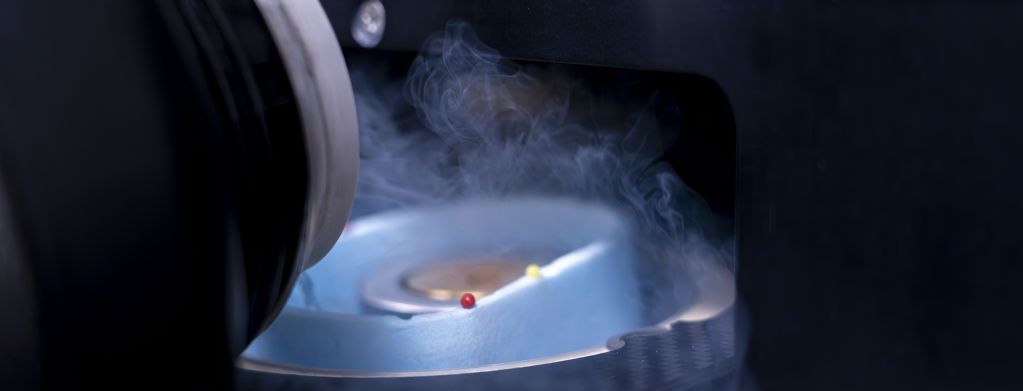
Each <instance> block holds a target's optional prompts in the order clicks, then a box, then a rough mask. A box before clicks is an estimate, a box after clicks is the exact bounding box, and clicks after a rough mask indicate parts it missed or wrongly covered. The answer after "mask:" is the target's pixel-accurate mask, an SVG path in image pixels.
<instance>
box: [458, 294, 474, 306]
mask: <svg viewBox="0 0 1023 391" xmlns="http://www.w3.org/2000/svg"><path fill="white" fill-rule="evenodd" d="M461 303H462V308H465V309H469V308H472V307H475V306H476V296H473V294H472V293H468V292H467V293H464V294H462V300H461Z"/></svg>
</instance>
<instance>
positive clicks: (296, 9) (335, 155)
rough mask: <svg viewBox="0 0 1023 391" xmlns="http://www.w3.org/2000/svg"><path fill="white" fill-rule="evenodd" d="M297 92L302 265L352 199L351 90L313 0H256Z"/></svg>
mask: <svg viewBox="0 0 1023 391" xmlns="http://www.w3.org/2000/svg"><path fill="white" fill-rule="evenodd" d="M256 5H257V6H258V7H259V9H260V11H261V12H262V13H263V17H264V18H265V19H266V23H267V26H268V27H269V28H270V32H271V33H272V34H273V36H274V40H275V41H276V42H277V47H278V48H280V52H281V56H282V57H283V58H284V64H285V66H286V67H287V69H288V74H289V77H290V79H291V85H292V88H293V89H294V92H295V95H296V97H297V98H298V105H299V110H300V112H301V116H302V124H303V127H304V131H305V132H304V135H305V141H306V149H307V152H308V156H309V162H308V167H309V190H310V192H309V193H310V200H309V204H308V211H309V212H308V213H309V216H308V218H307V221H308V224H307V225H306V227H305V235H306V241H305V242H304V243H303V251H304V252H305V253H304V256H303V260H304V266H305V267H306V268H308V267H310V266H312V265H313V264H315V263H316V262H318V261H319V260H320V259H321V258H323V256H324V255H326V254H327V251H329V250H330V248H331V247H333V246H334V242H336V241H337V238H338V237H339V236H340V235H341V230H342V229H343V228H344V226H345V221H346V220H347V219H348V213H349V212H350V211H351V209H352V203H353V201H354V199H355V179H356V173H357V172H358V167H359V128H358V121H357V117H356V112H355V96H354V93H353V92H352V84H351V81H350V80H349V78H348V68H347V67H346V65H345V60H344V56H343V55H342V54H341V48H340V47H338V45H337V39H336V38H335V35H334V30H333V28H332V27H331V25H330V21H329V20H328V19H327V15H326V14H325V13H324V12H323V8H322V7H321V6H320V3H319V1H316V0H257V1H256Z"/></svg>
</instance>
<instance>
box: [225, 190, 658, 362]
mask: <svg viewBox="0 0 1023 391" xmlns="http://www.w3.org/2000/svg"><path fill="white" fill-rule="evenodd" d="M507 251H537V252H543V253H555V254H560V256H558V257H556V258H554V259H553V260H551V261H550V262H549V263H547V264H545V265H543V266H542V269H541V273H542V276H543V277H542V278H540V279H533V278H529V277H525V276H523V277H521V278H519V279H517V280H515V281H513V282H511V283H509V284H508V285H505V286H504V287H502V288H501V289H498V290H497V291H495V292H494V293H492V294H490V295H487V296H485V297H482V298H480V299H479V300H478V301H477V303H476V307H475V308H473V309H469V310H466V309H461V308H455V309H451V310H448V311H442V312H436V313H429V314H420V315H415V316H412V317H411V318H408V319H402V318H399V317H397V316H394V315H380V314H373V313H367V311H366V308H365V304H364V302H363V300H362V297H361V296H360V286H361V284H362V282H363V281H364V280H365V278H366V277H367V276H368V275H369V274H370V273H372V272H373V271H374V270H376V269H377V268H379V267H381V266H384V265H386V264H387V263H389V262H409V261H410V260H412V261H416V260H418V261H421V262H430V261H434V260H439V259H445V258H450V257H458V256H463V255H465V254H480V253H486V252H507ZM635 258H636V256H635V255H634V253H633V251H632V250H631V247H630V245H629V238H628V230H627V228H626V226H625V224H624V222H623V221H622V220H621V219H620V218H619V217H618V215H616V214H615V213H613V212H612V211H610V210H608V209H606V208H604V207H601V206H599V205H596V204H588V203H580V202H575V201H568V200H560V199H522V200H501V201H472V202H464V203H460V204H455V205H450V206H444V207H436V208H430V209H413V210H402V211H393V212H387V213H383V214H379V215H375V216H370V217H367V218H363V219H360V220H357V221H354V222H352V223H351V224H350V225H349V227H348V229H347V230H346V232H345V234H344V235H343V236H342V238H341V239H340V240H339V241H338V243H337V244H336V245H335V247H334V248H333V249H332V250H331V252H330V253H329V254H328V255H327V256H326V258H324V259H323V260H322V261H321V262H320V263H319V264H317V265H316V266H313V267H312V268H310V269H309V270H307V271H306V273H305V276H304V277H303V279H307V282H309V283H307V284H298V286H297V287H296V288H295V290H294V291H293V292H292V295H291V297H290V299H289V301H288V303H287V306H286V308H285V309H284V311H282V313H281V315H280V316H279V317H278V318H277V319H276V320H275V321H274V323H273V324H272V325H271V326H270V327H269V328H268V329H267V330H266V331H265V332H264V333H263V334H262V335H260V336H259V337H258V338H257V339H256V340H255V341H254V342H253V343H252V344H251V345H250V346H249V348H248V349H247V350H246V351H245V352H244V354H243V356H244V357H245V358H247V359H250V360H254V361H260V362H267V363H274V364H281V365H287V366H300V367H307V368H317V369H330V370H338V371H350V372H409V371H433V370H449V369H462V368H473V367H480V366H486V365H492V364H502V363H509V362H516V361H523V360H531V359H537V358H544V357H550V356H554V355H558V354H565V353H571V352H578V351H583V350H587V349H593V348H595V347H602V346H604V344H605V343H606V342H607V340H608V339H610V338H612V337H614V336H616V335H619V334H622V333H625V332H627V331H630V330H633V329H636V328H639V327H642V326H644V324H643V319H642V314H641V307H642V303H640V302H639V300H640V294H639V292H638V286H637V283H636V276H635V270H634V268H633V263H634V262H635Z"/></svg>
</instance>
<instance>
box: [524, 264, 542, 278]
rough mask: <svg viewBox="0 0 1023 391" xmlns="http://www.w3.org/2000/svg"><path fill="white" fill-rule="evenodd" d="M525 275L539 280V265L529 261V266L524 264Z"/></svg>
mask: <svg viewBox="0 0 1023 391" xmlns="http://www.w3.org/2000/svg"><path fill="white" fill-rule="evenodd" d="M526 277H529V278H534V279H537V280H539V279H540V265H537V264H535V263H531V264H529V266H526Z"/></svg>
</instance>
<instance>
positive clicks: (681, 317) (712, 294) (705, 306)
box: [235, 262, 736, 378]
mask: <svg viewBox="0 0 1023 391" xmlns="http://www.w3.org/2000/svg"><path fill="white" fill-rule="evenodd" d="M705 266H706V267H705V268H704V269H703V273H702V274H701V277H702V278H701V279H696V280H694V281H695V282H696V285H697V292H698V293H697V297H696V298H695V299H694V301H693V304H692V305H690V306H689V307H688V308H686V309H685V310H683V311H682V312H679V313H678V314H675V315H673V316H670V317H668V318H667V319H665V320H663V321H661V322H658V323H657V324H654V325H652V326H649V327H643V328H639V329H635V330H631V331H629V332H627V333H623V334H619V335H615V336H612V337H611V338H609V339H608V340H607V343H606V344H605V345H604V346H595V347H593V348H589V349H584V350H579V351H575V352H569V353H563V354H558V355H554V356H548V357H543V358H537V359H532V360H522V361H513V362H507V363H501V364H491V365H485V366H480V367H472V368H459V369H442V370H432V371H404V372H362V371H345V370H338V369H327V368H315V367H302V366H298V365H291V364H278V363H270V362H266V361H262V360H254V359H250V358H245V357H239V358H238V360H236V362H235V366H236V367H238V368H240V369H245V370H251V371H258V372H267V373H274V374H281V375H294V376H310V377H332V378H414V377H435V376H452V375H465V374H473V373H486V372H497V371H504V370H510V369H520V368H527V367H535V366H541V365H547V364H554V363H559V362H565V361H571V360H576V359H580V358H585V357H593V356H598V355H601V354H606V353H609V352H611V351H615V350H618V349H620V348H622V347H624V346H625V340H624V337H625V336H628V335H635V334H659V333H664V332H669V331H670V330H671V328H672V325H674V324H677V323H690V322H703V321H708V320H711V319H713V318H715V317H717V316H718V315H720V314H722V313H724V312H726V311H727V310H728V309H729V308H731V307H732V306H733V305H734V303H735V298H736V291H735V279H734V275H733V274H732V272H731V271H730V270H728V269H727V268H725V267H724V266H722V265H717V264H714V262H708V263H707V264H706V265H705ZM302 312H308V313H310V314H316V315H324V314H319V313H316V312H314V311H302Z"/></svg>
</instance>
